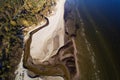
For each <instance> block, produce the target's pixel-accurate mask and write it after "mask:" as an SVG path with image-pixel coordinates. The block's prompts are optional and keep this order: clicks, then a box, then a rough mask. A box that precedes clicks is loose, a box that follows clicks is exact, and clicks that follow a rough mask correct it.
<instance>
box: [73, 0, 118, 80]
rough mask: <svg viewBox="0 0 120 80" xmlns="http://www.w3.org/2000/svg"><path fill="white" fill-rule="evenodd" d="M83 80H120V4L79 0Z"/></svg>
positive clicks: (112, 0)
mask: <svg viewBox="0 0 120 80" xmlns="http://www.w3.org/2000/svg"><path fill="white" fill-rule="evenodd" d="M75 4H76V5H77V7H78V11H79V14H80V16H81V18H82V22H81V23H80V24H81V27H80V30H78V33H77V38H76V43H77V48H78V51H79V55H78V57H79V65H80V66H79V67H80V72H81V80H120V61H119V58H120V0H76V3H75Z"/></svg>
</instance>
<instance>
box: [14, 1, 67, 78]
mask: <svg viewBox="0 0 120 80" xmlns="http://www.w3.org/2000/svg"><path fill="white" fill-rule="evenodd" d="M64 2H65V0H59V1H58V2H57V4H58V5H56V13H55V14H54V15H52V16H50V17H48V19H49V24H48V25H46V26H45V29H44V28H43V29H41V30H42V31H41V30H39V31H38V33H37V32H36V33H37V34H36V37H35V35H34V34H33V33H32V30H31V31H30V32H29V33H28V35H27V36H26V39H25V43H27V38H29V37H30V35H31V33H32V34H33V37H32V39H31V40H32V41H34V42H37V41H38V42H37V43H34V46H33V45H32V47H34V49H32V51H33V52H36V49H35V48H37V47H41V45H39V46H37V47H36V45H37V44H38V43H40V44H41V39H43V40H45V39H46V38H50V36H51V37H52V38H53V37H55V36H56V35H55V34H56V33H57V31H56V30H58V32H59V33H58V34H61V35H62V36H60V41H62V42H60V44H62V45H63V44H64V26H63V25H64V20H63V17H61V16H63V14H64ZM61 9H62V10H63V11H61ZM60 19H62V20H60ZM59 20H60V21H59ZM61 26H62V28H60V27H61ZM40 27H41V25H38V26H37V27H36V28H35V29H37V28H40ZM35 29H33V31H35ZM59 30H60V31H59ZM44 31H45V32H44ZM45 34H46V35H47V36H46V37H45ZM48 34H51V35H48ZM44 37H45V38H44ZM39 40H40V41H39ZM46 41H47V39H46ZM44 43H45V42H43V45H42V47H43V46H44V45H46V44H44ZM32 44H33V43H32ZM25 47H26V46H25ZM28 47H30V45H29V46H28ZM42 47H41V50H42V49H43V48H42ZM49 48H50V47H49ZM39 49H40V48H39ZM30 50H31V49H30ZM32 51H30V52H32ZM37 52H38V53H39V50H38V51H37ZM38 53H37V55H36V54H32V55H31V56H32V57H33V56H35V57H38V56H40V57H41V54H38ZM29 54H30V53H29ZM54 54H55V52H54ZM25 55H28V54H26V53H24V56H25ZM51 55H53V54H48V56H47V55H46V56H47V59H48V58H49V57H50V56H51ZM42 57H43V56H42ZM44 60H46V59H44ZM37 62H38V61H37ZM35 63H36V62H35ZM37 64H39V63H37ZM20 66H22V60H21V63H20V65H19V67H20ZM22 70H24V71H23V72H22V73H21V74H19V75H22V74H23V78H22V79H24V80H27V79H28V78H26V77H24V76H27V75H26V73H27V72H26V71H27V70H25V69H24V68H23V67H20V69H18V71H17V72H16V73H19V72H21V71H22ZM19 75H18V76H17V77H20V76H19ZM27 77H28V76H27ZM59 78H60V77H58V78H57V79H59ZM55 79H56V78H55ZM16 80H17V78H16ZM61 80H62V78H61Z"/></svg>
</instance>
